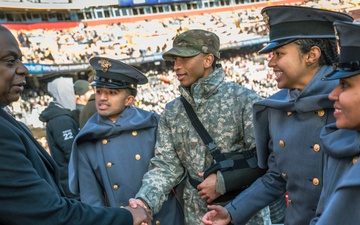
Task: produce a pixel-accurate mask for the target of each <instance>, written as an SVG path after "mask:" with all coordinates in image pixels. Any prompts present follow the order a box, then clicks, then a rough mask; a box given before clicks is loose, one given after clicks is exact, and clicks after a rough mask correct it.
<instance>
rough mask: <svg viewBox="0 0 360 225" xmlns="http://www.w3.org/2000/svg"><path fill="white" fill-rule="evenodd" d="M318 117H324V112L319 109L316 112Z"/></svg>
mask: <svg viewBox="0 0 360 225" xmlns="http://www.w3.org/2000/svg"><path fill="white" fill-rule="evenodd" d="M317 114H318V116H320V117H322V116H324V115H325V111H324V110H323V109H320V110H319V111H318V112H317Z"/></svg>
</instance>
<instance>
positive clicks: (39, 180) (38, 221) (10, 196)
mask: <svg viewBox="0 0 360 225" xmlns="http://www.w3.org/2000/svg"><path fill="white" fill-rule="evenodd" d="M59 177H60V173H59V169H58V167H57V166H56V164H55V162H54V160H53V159H52V158H51V156H50V155H49V154H48V153H47V152H46V151H45V150H44V149H43V148H42V147H41V145H40V144H39V143H38V142H37V141H36V140H35V139H34V138H33V136H32V134H31V132H30V130H29V129H28V128H27V127H26V126H25V125H24V124H22V123H19V122H17V121H15V120H14V119H13V118H12V117H10V116H9V115H8V114H7V113H6V112H5V111H4V110H2V109H0V224H7V225H8V224H11V225H15V224H19V225H24V224H28V225H32V224H34V225H42V224H43V225H49V224H51V225H55V224H66V225H71V224H73V225H80V224H86V225H88V224H99V225H106V224H114V225H115V224H116V225H130V224H133V220H132V216H131V213H130V212H129V211H127V210H125V209H120V208H101V207H99V208H97V207H91V206H89V205H86V204H84V203H81V202H78V201H76V200H70V199H67V198H66V197H64V196H65V195H64V192H63V190H62V189H61V185H60V181H59Z"/></svg>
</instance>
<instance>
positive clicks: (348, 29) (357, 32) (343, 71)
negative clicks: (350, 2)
mask: <svg viewBox="0 0 360 225" xmlns="http://www.w3.org/2000/svg"><path fill="white" fill-rule="evenodd" d="M334 27H335V31H336V34H337V40H338V46H339V47H340V56H339V62H338V63H336V64H335V65H336V69H335V70H334V71H333V72H332V73H330V74H328V75H326V76H325V77H323V80H335V79H341V78H346V77H351V76H354V75H358V74H360V39H359V37H360V24H355V23H350V22H342V21H341V22H340V21H337V22H334Z"/></svg>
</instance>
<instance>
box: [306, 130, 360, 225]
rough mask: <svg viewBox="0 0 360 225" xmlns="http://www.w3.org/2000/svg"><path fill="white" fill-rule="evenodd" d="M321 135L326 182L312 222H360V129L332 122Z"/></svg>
mask: <svg viewBox="0 0 360 225" xmlns="http://www.w3.org/2000/svg"><path fill="white" fill-rule="evenodd" d="M320 138H321V141H322V143H323V146H324V149H325V161H324V185H323V189H322V192H321V196H320V200H319V204H318V208H317V211H316V218H314V219H313V220H312V221H311V225H314V224H317V225H318V224H322V225H339V224H358V223H359V222H360V213H359V208H360V175H359V174H360V167H359V165H358V164H359V162H358V159H359V154H360V132H359V131H357V130H348V129H337V128H336V126H335V124H330V125H328V126H326V127H325V128H324V129H323V130H322V132H321V136H320ZM355 164H356V165H357V166H355ZM319 217H320V220H319ZM318 220H319V221H318Z"/></svg>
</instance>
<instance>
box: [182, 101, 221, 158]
mask: <svg viewBox="0 0 360 225" xmlns="http://www.w3.org/2000/svg"><path fill="white" fill-rule="evenodd" d="M180 100H181V102H182V103H183V105H184V108H185V110H186V113H187V114H188V116H189V119H190V121H191V124H192V125H193V126H194V128H195V130H196V131H197V132H198V134H199V135H200V137H201V139H202V140H203V142H204V144H205V145H206V147H207V148H208V149H209V151H210V153H211V155H212V157H213V158H214V160H215V161H216V162H220V161H223V160H224V159H225V157H224V155H223V154H221V151H220V148H219V147H218V146H217V145H216V143H215V141H214V140H213V139H212V138H211V136H210V135H209V133H208V132H207V131H206V129H205V127H204V126H203V124H202V123H201V121H200V120H199V118H198V117H197V115H196V113H195V111H194V109H193V108H192V106H191V105H190V103H189V102H188V101H187V100H186V99H185V98H184V97H183V96H182V95H181V96H180Z"/></svg>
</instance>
